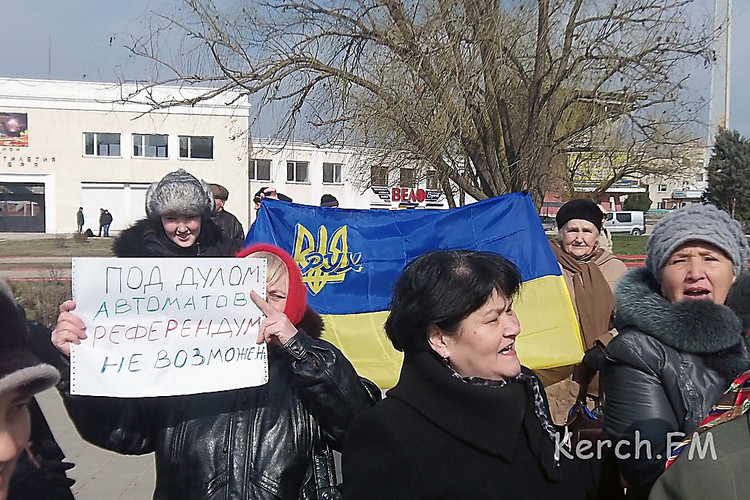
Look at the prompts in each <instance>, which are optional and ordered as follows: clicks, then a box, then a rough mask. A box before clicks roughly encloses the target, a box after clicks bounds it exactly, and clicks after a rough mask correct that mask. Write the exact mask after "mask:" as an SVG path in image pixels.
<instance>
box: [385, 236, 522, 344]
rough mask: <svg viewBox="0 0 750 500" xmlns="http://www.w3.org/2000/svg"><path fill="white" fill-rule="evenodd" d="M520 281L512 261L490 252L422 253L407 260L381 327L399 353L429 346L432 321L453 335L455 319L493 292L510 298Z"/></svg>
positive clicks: (471, 310) (465, 314)
mask: <svg viewBox="0 0 750 500" xmlns="http://www.w3.org/2000/svg"><path fill="white" fill-rule="evenodd" d="M520 283H521V273H520V271H519V270H518V268H517V267H516V266H515V264H513V263H512V262H511V261H509V260H508V259H506V258H505V257H501V256H500V255H497V254H494V253H490V252H479V251H475V250H435V251H433V252H429V253H426V254H424V255H422V256H420V257H418V258H416V259H415V260H413V261H412V262H410V263H409V264H407V265H406V267H405V268H404V271H403V273H402V274H401V276H400V277H399V279H398V281H397V282H396V285H395V287H394V291H393V298H392V300H391V305H390V313H389V314H388V319H387V320H386V322H385V331H386V333H387V334H388V338H389V339H390V340H391V343H392V344H393V347H395V348H396V349H397V350H399V351H404V352H406V353H409V352H414V351H417V350H422V349H429V344H428V341H427V330H428V328H429V327H430V326H431V325H437V326H439V327H440V328H441V329H443V330H444V331H445V332H446V333H448V334H452V333H455V332H456V330H457V328H458V325H459V323H460V322H461V321H462V320H464V319H465V318H466V317H467V316H468V315H469V314H471V313H472V312H474V311H476V310H477V309H479V308H480V307H481V306H482V305H483V304H484V303H485V302H487V299H489V298H490V296H491V295H492V292H493V291H497V292H499V293H502V294H503V295H504V296H505V297H513V296H514V295H516V293H517V292H518V288H519V286H520Z"/></svg>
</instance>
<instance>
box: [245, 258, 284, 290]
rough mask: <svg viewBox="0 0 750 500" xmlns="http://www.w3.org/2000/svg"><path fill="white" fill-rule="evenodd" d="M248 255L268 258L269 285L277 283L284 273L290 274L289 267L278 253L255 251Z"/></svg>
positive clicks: (267, 275)
mask: <svg viewBox="0 0 750 500" xmlns="http://www.w3.org/2000/svg"><path fill="white" fill-rule="evenodd" d="M248 257H256V258H260V259H266V283H268V284H269V285H271V284H273V283H276V282H277V281H278V280H280V279H281V277H282V276H284V275H289V269H287V268H286V264H284V261H283V260H281V258H280V257H279V256H278V255H275V254H272V253H271V252H253V253H251V254H250V255H248Z"/></svg>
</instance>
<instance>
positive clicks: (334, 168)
mask: <svg viewBox="0 0 750 500" xmlns="http://www.w3.org/2000/svg"><path fill="white" fill-rule="evenodd" d="M323 184H341V163H323Z"/></svg>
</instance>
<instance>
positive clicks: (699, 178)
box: [695, 172, 703, 182]
mask: <svg viewBox="0 0 750 500" xmlns="http://www.w3.org/2000/svg"><path fill="white" fill-rule="evenodd" d="M695 182H703V172H701V173H699V174H695Z"/></svg>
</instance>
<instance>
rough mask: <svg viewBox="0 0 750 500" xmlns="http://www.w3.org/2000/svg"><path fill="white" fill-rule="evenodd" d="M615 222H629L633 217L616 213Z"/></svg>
mask: <svg viewBox="0 0 750 500" xmlns="http://www.w3.org/2000/svg"><path fill="white" fill-rule="evenodd" d="M616 217H617V222H631V221H632V220H633V216H632V215H631V214H627V213H619V212H618V213H617V215H616Z"/></svg>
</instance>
